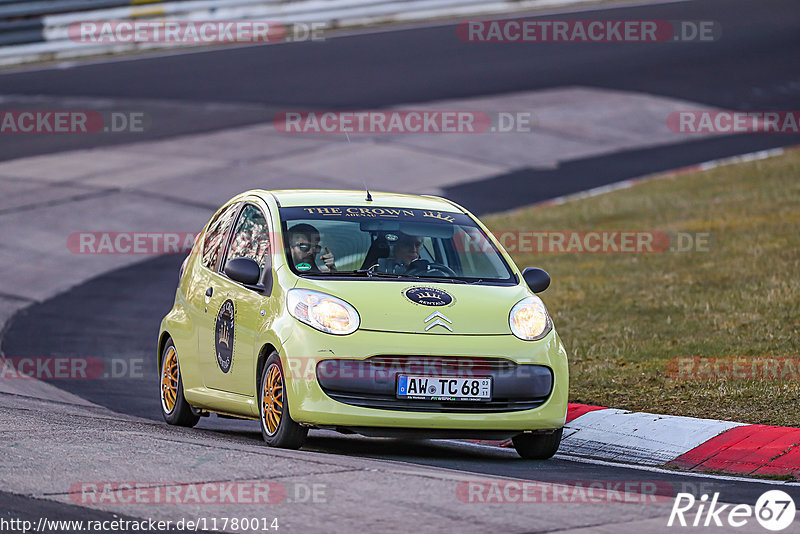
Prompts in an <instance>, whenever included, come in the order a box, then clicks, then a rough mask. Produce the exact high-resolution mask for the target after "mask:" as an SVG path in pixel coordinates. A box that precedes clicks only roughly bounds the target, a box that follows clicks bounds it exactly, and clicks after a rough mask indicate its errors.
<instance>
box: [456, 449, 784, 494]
mask: <svg viewBox="0 0 800 534" xmlns="http://www.w3.org/2000/svg"><path fill="white" fill-rule="evenodd" d="M441 441H445V442H447V443H452V444H458V445H460V446H464V445H466V446H468V447H473V448H476V449H480V450H485V451H497V450H498V449H501V450H502V449H505V447H496V446H494V445H483V444H481V443H472V442H469V441H456V440H441ZM506 450H508V451H513V450H514V449H512V448H510V447H509V448H508V449H506ZM553 458H557V459H559V460H567V461H569V462H578V463H585V464H595V465H603V466H607V467H617V468H621V469H637V470H639V471H650V472H653V473H663V474H666V475H673V476H686V477H694V478H711V479H715V480H728V481H733V482H749V483H753V484H772V485H776V486H800V482H789V481H783V480H770V479H761V478H748V477H746V476H740V477H737V476H729V475H715V474H712V473H697V472H694V471H681V470H678V469H664V468H663V467H654V466H649V465H637V464H626V463H621V462H610V461H608V460H595V459H593V458H582V457H580V456H571V455H568V454H556V455H555V456H554V457H553ZM495 476H497V475H495ZM514 478H517V477H514Z"/></svg>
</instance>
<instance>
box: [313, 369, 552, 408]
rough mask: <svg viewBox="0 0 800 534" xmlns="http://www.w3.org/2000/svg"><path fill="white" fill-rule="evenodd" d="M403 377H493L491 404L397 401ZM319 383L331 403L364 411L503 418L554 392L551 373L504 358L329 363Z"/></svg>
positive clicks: (541, 401)
mask: <svg viewBox="0 0 800 534" xmlns="http://www.w3.org/2000/svg"><path fill="white" fill-rule="evenodd" d="M399 374H416V375H423V376H456V377H476V378H479V377H492V388H493V393H492V400H491V401H469V402H466V401H452V402H448V401H429V400H411V399H399V398H397V396H396V384H397V382H396V380H397V375H399ZM317 381H318V383H319V384H320V387H321V388H322V390H323V391H324V392H325V394H327V395H328V396H329V397H330V398H332V399H334V400H336V401H339V402H342V403H345V404H349V405H352V406H360V407H363V408H374V409H379V410H400V411H411V412H438V413H499V412H513V411H520V410H531V409H533V408H538V407H539V406H541V405H543V404H544V403H545V402H546V401H547V399H548V398H549V396H550V394H551V392H552V389H553V373H552V370H551V369H550V368H549V367H547V366H544V365H530V364H517V363H515V362H513V361H511V360H507V359H504V358H488V357H487V358H477V357H464V358H462V357H452V356H447V357H439V356H397V355H391V356H373V357H372V358H368V359H366V360H346V359H330V360H323V361H321V362H319V363H318V364H317Z"/></svg>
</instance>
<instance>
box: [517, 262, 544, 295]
mask: <svg viewBox="0 0 800 534" xmlns="http://www.w3.org/2000/svg"><path fill="white" fill-rule="evenodd" d="M522 278H523V280H525V283H526V284H528V287H529V288H531V291H533V292H534V293H541V292H542V291H544V290H545V289H547V288H548V287H550V275H549V274H547V271H545V270H544V269H539V268H538V267H528V268H526V269H525V270H524V271H522Z"/></svg>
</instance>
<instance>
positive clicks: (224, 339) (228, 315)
mask: <svg viewBox="0 0 800 534" xmlns="http://www.w3.org/2000/svg"><path fill="white" fill-rule="evenodd" d="M233 328H234V308H233V301H232V300H230V299H228V300H226V301H225V302H224V303H223V304H222V307H221V308H220V309H219V314H217V324H216V326H215V328H214V345H215V348H216V353H217V364H218V365H219V368H220V370H222V372H223V373H227V372H228V371H229V370H230V368H231V361H232V359H233Z"/></svg>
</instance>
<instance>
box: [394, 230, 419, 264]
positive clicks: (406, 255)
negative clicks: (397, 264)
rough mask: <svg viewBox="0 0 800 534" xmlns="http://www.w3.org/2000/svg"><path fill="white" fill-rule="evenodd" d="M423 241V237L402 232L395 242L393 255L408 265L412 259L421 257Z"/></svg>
mask: <svg viewBox="0 0 800 534" xmlns="http://www.w3.org/2000/svg"><path fill="white" fill-rule="evenodd" d="M423 242H424V239H423V238H422V237H419V236H413V235H408V234H404V233H400V235H398V236H397V241H396V242H395V244H394V250H393V251H392V256H393V257H394V258H397V259H398V260H400V261H402V262H403V264H404V265H405V266H406V267H408V266H409V265H411V262H412V261H414V260H417V259H419V251H420V249H422V243H423Z"/></svg>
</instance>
